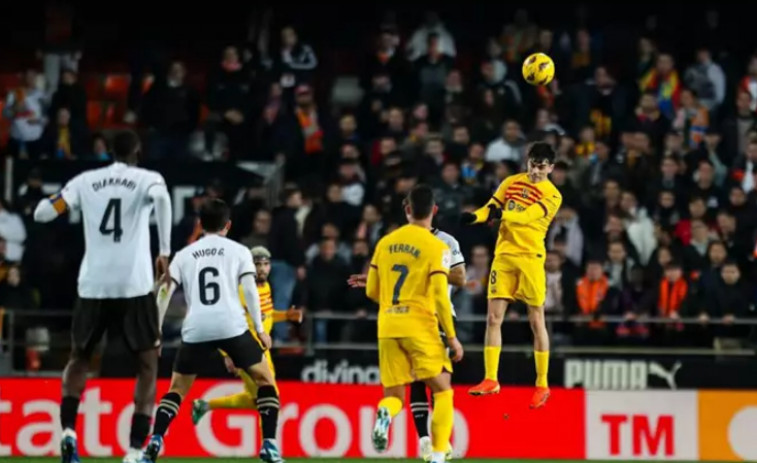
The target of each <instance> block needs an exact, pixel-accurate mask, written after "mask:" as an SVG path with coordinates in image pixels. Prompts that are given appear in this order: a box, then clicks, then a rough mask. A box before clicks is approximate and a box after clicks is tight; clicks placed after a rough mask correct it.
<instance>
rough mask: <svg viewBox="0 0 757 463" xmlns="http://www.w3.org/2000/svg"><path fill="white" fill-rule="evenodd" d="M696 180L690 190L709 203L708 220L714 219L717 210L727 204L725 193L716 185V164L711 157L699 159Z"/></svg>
mask: <svg viewBox="0 0 757 463" xmlns="http://www.w3.org/2000/svg"><path fill="white" fill-rule="evenodd" d="M694 180H695V183H694V185H693V188H691V190H690V192H691V194H692V195H694V196H700V197H702V198H703V199H704V201H705V204H706V205H707V216H706V217H707V220H709V221H712V220H713V219H714V218H715V213H716V212H717V210H718V209H719V208H720V207H722V206H724V205H725V194H724V193H723V190H721V189H720V188H718V187H717V186H716V185H715V166H714V165H713V164H712V163H711V162H710V160H709V159H703V160H701V161H699V166H698V168H697V170H696V172H694Z"/></svg>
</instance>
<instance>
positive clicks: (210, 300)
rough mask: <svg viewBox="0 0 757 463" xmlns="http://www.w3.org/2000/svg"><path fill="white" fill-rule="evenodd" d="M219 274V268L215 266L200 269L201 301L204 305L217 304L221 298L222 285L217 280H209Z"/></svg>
mask: <svg viewBox="0 0 757 463" xmlns="http://www.w3.org/2000/svg"><path fill="white" fill-rule="evenodd" d="M218 275H219V273H218V269H217V268H215V267H205V268H204V269H202V270H200V274H199V275H198V278H199V280H200V302H202V303H203V304H204V305H215V304H216V302H218V300H219V299H221V287H220V286H218V283H216V282H215V281H208V280H209V279H210V278H217V277H218ZM208 293H210V295H208Z"/></svg>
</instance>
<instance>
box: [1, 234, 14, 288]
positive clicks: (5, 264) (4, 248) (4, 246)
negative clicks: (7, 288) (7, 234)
mask: <svg viewBox="0 0 757 463" xmlns="http://www.w3.org/2000/svg"><path fill="white" fill-rule="evenodd" d="M7 255H8V242H7V241H5V238H3V237H2V235H0V284H2V283H3V282H5V280H6V279H7V278H8V272H9V271H10V268H11V267H12V266H13V265H14V263H13V262H9V261H8V259H7V257H6V256H7Z"/></svg>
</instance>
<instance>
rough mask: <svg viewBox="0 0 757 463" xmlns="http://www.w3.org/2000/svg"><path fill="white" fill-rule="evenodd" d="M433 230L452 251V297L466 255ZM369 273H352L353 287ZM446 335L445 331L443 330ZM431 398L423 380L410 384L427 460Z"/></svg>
mask: <svg viewBox="0 0 757 463" xmlns="http://www.w3.org/2000/svg"><path fill="white" fill-rule="evenodd" d="M431 232H432V233H433V234H434V236H436V237H437V238H439V239H440V240H442V241H443V242H444V243H445V244H446V245H447V246H449V249H450V251H451V252H452V261H451V264H450V270H449V278H448V281H449V292H450V297H451V296H452V292H453V291H454V290H455V287H458V288H461V287H463V286H464V285H465V280H466V278H465V257H463V253H462V252H461V251H460V243H458V242H457V240H456V239H455V238H454V237H453V236H452V235H450V234H449V233H446V232H443V231H441V230H439V229H438V228H432V229H431ZM366 278H367V275H351V276H350V279H349V280H348V283H349V285H350V286H352V287H353V288H362V287H365V282H366ZM452 316H453V317H456V313H455V307H454V306H453V307H452ZM441 334H442V337H444V331H441ZM429 406H430V404H429V400H428V394H427V393H426V384H425V383H424V382H423V381H416V382H414V383H412V384H411V385H410V411H411V412H412V413H413V422H414V423H415V430H416V431H417V432H418V438H419V445H420V449H421V456H422V457H423V459H424V460H425V461H431V454H432V451H433V449H432V446H431V437H429V434H428V416H429ZM451 457H452V448H451V447H450V449H449V450H448V451H447V459H450V458H451Z"/></svg>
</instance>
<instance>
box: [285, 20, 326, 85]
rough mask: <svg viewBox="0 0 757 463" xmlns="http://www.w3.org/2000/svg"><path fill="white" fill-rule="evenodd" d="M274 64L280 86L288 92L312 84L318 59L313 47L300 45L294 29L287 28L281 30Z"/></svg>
mask: <svg viewBox="0 0 757 463" xmlns="http://www.w3.org/2000/svg"><path fill="white" fill-rule="evenodd" d="M276 64H277V68H278V69H279V72H280V75H281V77H280V82H281V86H282V87H283V88H284V90H288V89H293V88H295V87H296V86H298V85H301V84H307V83H310V82H312V75H313V71H315V69H316V67H317V66H318V58H317V57H316V55H315V51H313V47H311V46H310V45H308V44H305V43H301V42H300V39H299V37H298V36H297V32H295V30H294V28H293V27H291V26H288V27H285V28H283V29H282V30H281V49H280V51H279V57H278V61H277V63H276Z"/></svg>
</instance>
